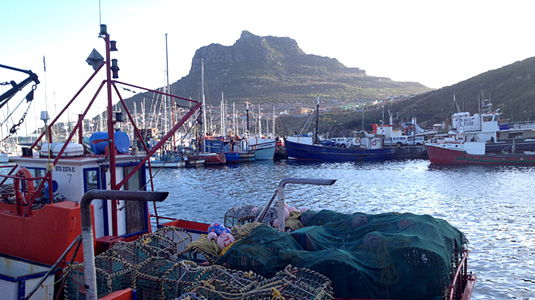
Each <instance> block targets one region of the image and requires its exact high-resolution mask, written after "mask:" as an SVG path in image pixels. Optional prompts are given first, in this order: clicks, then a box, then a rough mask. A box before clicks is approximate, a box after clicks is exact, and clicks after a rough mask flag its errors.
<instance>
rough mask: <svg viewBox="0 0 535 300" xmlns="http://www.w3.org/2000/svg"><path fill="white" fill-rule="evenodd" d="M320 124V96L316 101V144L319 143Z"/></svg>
mask: <svg viewBox="0 0 535 300" xmlns="http://www.w3.org/2000/svg"><path fill="white" fill-rule="evenodd" d="M319 122H320V96H318V98H317V101H316V130H314V144H317V143H318V130H319Z"/></svg>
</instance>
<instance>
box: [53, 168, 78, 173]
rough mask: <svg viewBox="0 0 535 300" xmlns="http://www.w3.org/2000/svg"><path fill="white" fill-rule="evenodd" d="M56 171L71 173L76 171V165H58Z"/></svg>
mask: <svg viewBox="0 0 535 300" xmlns="http://www.w3.org/2000/svg"><path fill="white" fill-rule="evenodd" d="M56 172H69V173H74V167H67V166H56Z"/></svg>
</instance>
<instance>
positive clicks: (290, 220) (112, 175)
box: [0, 25, 476, 300]
mask: <svg viewBox="0 0 535 300" xmlns="http://www.w3.org/2000/svg"><path fill="white" fill-rule="evenodd" d="M100 37H101V38H103V39H104V41H105V46H106V58H105V60H104V59H102V57H100V58H99V57H98V56H100V55H92V56H91V57H90V59H89V62H90V63H92V64H93V65H94V68H95V72H94V74H93V75H92V76H91V77H90V78H89V80H88V81H87V82H86V84H84V86H83V87H82V88H81V89H80V91H79V92H78V93H77V94H76V96H75V97H74V98H73V99H72V100H71V101H69V103H68V104H67V107H69V106H70V105H72V104H73V103H74V101H75V100H76V99H77V98H78V97H79V96H80V95H81V93H82V91H83V90H84V89H85V88H86V87H87V86H88V84H89V83H90V82H91V81H92V79H93V78H95V76H96V75H97V74H98V73H99V71H101V70H104V71H105V73H106V75H105V79H104V80H103V81H102V82H101V84H100V85H99V87H98V88H97V92H96V94H95V95H94V96H93V97H92V98H91V100H90V101H89V106H88V108H87V109H86V110H84V111H83V113H82V114H81V115H80V118H79V120H78V122H77V124H76V126H75V128H74V130H73V131H72V132H71V133H70V135H69V136H68V138H67V140H66V142H64V143H55V142H54V141H53V138H52V137H51V135H50V134H47V133H48V132H50V130H51V129H52V127H53V126H54V125H55V124H56V122H57V121H58V119H59V117H60V116H61V114H63V113H64V112H65V111H66V109H67V107H66V108H65V109H64V110H62V111H61V112H60V114H59V115H58V116H57V117H56V118H54V119H53V121H52V122H50V123H49V124H48V120H49V118H48V114H47V113H46V112H43V113H42V115H41V119H42V120H43V121H44V122H45V129H46V130H45V132H44V133H43V134H41V136H39V138H38V139H37V140H36V141H35V142H34V143H33V144H32V145H31V147H30V148H29V149H26V150H25V151H24V153H23V155H22V156H21V157H18V158H16V159H15V163H16V165H14V166H8V167H9V168H11V170H9V171H6V172H4V173H3V174H4V175H2V177H3V181H2V186H3V189H2V199H1V200H2V202H1V203H0V236H2V239H3V242H2V243H0V258H1V259H0V264H5V265H16V266H17V268H3V267H0V272H6V273H9V272H10V270H12V269H16V270H18V271H20V270H22V269H25V270H27V272H24V273H23V274H21V272H16V273H9V274H1V275H2V276H0V288H1V289H2V291H7V290H9V291H10V292H9V293H10V294H7V293H6V294H5V295H3V296H6V297H7V299H10V298H13V299H24V298H26V299H29V298H31V297H33V298H32V299H47V298H49V299H51V298H53V297H56V298H66V299H97V298H101V299H106V300H111V299H177V298H183V297H189V299H229V298H240V299H290V298H292V299H326V300H328V299H334V298H337V299H339V298H344V299H356V298H360V299H363V298H365V299H371V298H374V299H387V298H389V299H392V298H398V299H430V298H433V299H434V298H436V297H445V298H449V299H451V300H453V299H456V300H460V299H469V298H470V295H471V293H472V290H473V287H474V283H475V280H476V276H475V275H473V274H471V273H469V272H468V270H467V265H466V262H467V255H468V253H469V251H468V250H466V249H465V245H466V242H467V241H466V238H465V237H464V234H462V232H460V231H458V230H457V229H455V228H454V227H452V226H451V225H449V224H448V223H447V222H446V221H444V220H440V219H435V218H433V217H430V216H425V215H424V216H418V215H413V214H395V213H390V214H388V213H387V214H380V215H370V214H363V213H354V214H340V213H336V212H331V211H319V212H312V211H304V210H303V211H299V212H298V211H297V209H295V208H290V207H287V206H286V202H285V198H284V194H285V193H284V187H285V185H286V184H313V185H331V184H333V183H334V182H335V180H325V179H303V178H284V179H282V181H281V182H280V183H279V186H278V188H277V190H276V193H275V195H274V196H273V197H272V198H271V200H270V201H268V203H267V205H266V206H265V207H264V208H260V209H259V208H256V207H246V208H245V209H243V208H239V207H238V208H232V209H230V210H229V211H228V212H227V214H226V215H225V221H224V223H223V224H215V223H214V224H205V223H198V222H193V221H187V220H174V219H169V218H164V217H161V216H159V215H158V213H157V209H156V205H155V204H154V208H153V215H151V213H150V212H149V206H148V203H147V202H157V201H163V200H164V199H165V198H166V197H167V193H166V192H154V191H152V192H148V191H147V190H153V186H152V185H151V183H152V179H153V174H152V171H151V166H150V157H151V156H152V155H153V154H154V153H155V152H156V151H158V149H159V148H160V147H161V146H162V145H163V144H164V143H165V142H166V141H167V140H168V139H169V138H170V137H171V136H172V135H173V133H174V132H175V131H176V130H177V129H178V128H179V127H180V126H182V124H183V123H184V122H185V121H186V120H187V119H188V118H189V117H190V116H192V115H193V114H194V112H195V111H196V110H198V109H199V108H200V107H201V103H200V102H198V101H194V100H191V99H187V98H182V97H179V96H175V95H171V94H167V93H162V92H159V91H155V90H149V89H144V88H141V87H139V86H134V85H131V84H126V83H123V82H119V81H117V80H116V79H117V78H118V74H117V72H118V70H119V68H118V66H117V61H115V60H111V59H110V56H111V54H110V52H111V51H113V50H115V42H112V41H110V36H109V34H108V33H107V29H106V26H105V25H101V31H100ZM123 85H124V86H127V87H128V88H129V89H131V88H135V89H140V90H143V91H145V92H150V93H158V94H162V95H167V96H169V97H173V98H174V99H175V100H181V101H187V102H191V103H192V106H191V108H190V109H189V110H188V111H187V113H186V114H185V115H184V117H183V118H182V119H181V120H179V121H178V122H177V123H176V124H174V126H173V128H172V129H171V131H170V132H169V133H167V134H166V135H165V136H164V137H163V138H162V139H161V140H160V142H158V144H157V145H155V146H154V147H153V148H151V149H150V150H149V149H148V147H147V145H146V144H145V143H144V139H143V137H142V135H141V134H140V131H139V130H138V129H137V127H136V125H135V124H136V122H135V120H134V119H133V118H132V116H131V114H130V113H129V111H128V109H127V106H126V104H125V102H124V100H123V98H122V97H121V95H120V93H119V89H118V86H123ZM104 86H106V90H107V107H108V109H107V116H108V118H107V126H108V128H107V131H106V132H98V133H93V134H92V137H91V138H90V139H89V140H90V145H89V146H90V148H91V150H89V149H88V148H87V147H84V146H83V143H84V141H83V135H84V133H83V126H82V124H83V120H84V118H85V116H86V115H87V113H88V111H89V107H91V105H92V104H93V103H94V101H95V100H96V99H97V95H98V93H99V92H100V91H101V89H102V88H104ZM114 92H115V95H117V97H118V99H119V102H120V105H122V108H123V109H124V112H126V115H127V116H128V118H129V120H130V123H131V125H132V126H133V132H134V139H135V142H134V143H133V145H139V144H138V142H139V143H141V145H142V148H143V149H136V148H134V149H131V147H130V145H131V143H130V141H129V140H128V135H127V134H126V133H125V132H122V131H119V130H116V125H117V123H118V122H119V120H120V118H118V117H114V114H113V111H114V105H113V103H112V95H113V94H114ZM116 109H117V107H115V110H116ZM42 139H45V140H44V141H42ZM139 150H141V151H139ZM140 153H141V154H140ZM146 164H147V166H146ZM147 176H149V177H148V178H147ZM8 181H11V182H12V184H11V185H9V186H8V185H4V184H5V183H7V182H8ZM276 196H277V198H278V199H277V204H276V205H275V204H274V200H275V197H276ZM272 204H273V205H272ZM150 217H155V218H156V224H157V225H158V229H157V230H156V231H154V232H153V230H152V228H151V222H150ZM162 218H163V219H169V220H168V221H167V223H165V224H160V219H162ZM81 245H83V248H82V249H83V251H82V252H80V251H79V249H80V246H81ZM224 266H225V267H224ZM58 267H61V268H62V269H58ZM46 270H48V271H46ZM36 271H37V272H36ZM341 271H342V272H341ZM60 274H61V275H60ZM340 274H342V277H340ZM54 277H55V279H54ZM47 278H48V279H47ZM50 278H52V279H50ZM31 280H33V281H31ZM55 282H61V283H60V284H56V285H55V284H54V283H55ZM33 286H35V287H34V288H33V289H32V287H33Z"/></svg>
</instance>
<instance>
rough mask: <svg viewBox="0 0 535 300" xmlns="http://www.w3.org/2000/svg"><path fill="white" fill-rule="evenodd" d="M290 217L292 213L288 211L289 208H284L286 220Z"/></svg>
mask: <svg viewBox="0 0 535 300" xmlns="http://www.w3.org/2000/svg"><path fill="white" fill-rule="evenodd" d="M289 217H290V211H289V210H288V208H287V207H285V208H284V220H288V218H289Z"/></svg>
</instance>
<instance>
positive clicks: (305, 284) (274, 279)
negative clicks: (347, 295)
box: [64, 226, 333, 300]
mask: <svg viewBox="0 0 535 300" xmlns="http://www.w3.org/2000/svg"><path fill="white" fill-rule="evenodd" d="M203 239H205V240H206V236H203ZM190 244H191V235H190V234H189V233H187V232H184V231H182V230H180V229H178V228H176V227H172V226H169V227H163V228H161V229H159V230H158V231H156V232H155V233H152V234H147V235H144V236H143V237H141V238H140V239H138V240H136V241H135V242H130V243H125V242H120V243H117V244H115V245H114V246H113V247H112V248H110V249H109V250H107V251H106V252H104V253H102V254H100V255H98V256H97V257H95V267H96V273H97V295H98V297H99V298H101V297H104V296H106V295H108V294H110V293H112V292H114V291H117V290H121V289H125V288H128V287H131V288H133V289H135V290H136V291H137V299H162V300H163V299H251V300H252V299H317V300H330V299H333V296H332V287H331V282H330V280H329V279H328V278H326V277H325V276H324V275H322V274H319V273H317V272H315V271H311V270H307V269H304V268H296V267H292V266H291V265H287V266H285V267H284V268H281V269H280V270H278V271H277V272H275V273H274V274H273V276H270V277H269V279H266V277H263V276H261V275H258V274H256V273H254V272H251V271H240V270H231V269H227V268H224V267H223V266H219V265H211V266H203V265H199V264H198V263H196V262H194V261H193V260H195V259H197V258H198V257H196V255H197V254H198V253H199V252H198V251H195V248H192V247H190ZM215 247H216V248H217V246H215ZM64 273H65V276H66V281H65V298H66V299H70V300H74V299H80V300H81V299H86V297H85V294H86V293H85V287H84V265H83V263H82V264H76V265H71V266H68V267H67V268H65V270H64Z"/></svg>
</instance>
